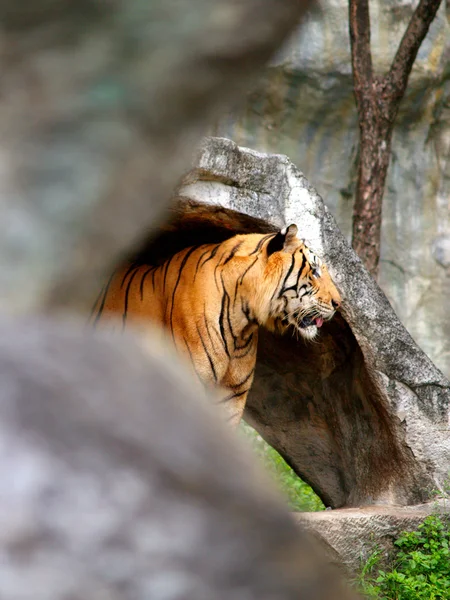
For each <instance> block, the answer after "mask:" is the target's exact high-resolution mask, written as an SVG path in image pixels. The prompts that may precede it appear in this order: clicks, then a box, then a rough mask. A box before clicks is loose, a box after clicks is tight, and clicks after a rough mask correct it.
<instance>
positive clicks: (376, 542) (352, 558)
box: [293, 499, 450, 576]
mask: <svg viewBox="0 0 450 600" xmlns="http://www.w3.org/2000/svg"><path fill="white" fill-rule="evenodd" d="M432 513H438V514H447V515H449V516H450V500H445V499H440V500H436V502H429V503H427V504H420V505H416V506H365V507H361V508H339V509H336V510H325V511H320V512H309V513H293V516H294V519H295V521H296V522H297V523H299V524H301V525H302V527H303V528H304V529H306V530H307V531H308V532H309V533H310V534H312V535H313V537H314V538H315V539H317V541H318V542H319V544H320V546H321V547H322V548H323V549H324V550H325V553H326V555H327V557H328V560H329V561H330V562H331V563H332V564H333V565H334V566H336V567H338V568H339V570H341V571H343V572H344V573H345V574H346V575H347V576H354V575H355V574H356V573H357V572H358V570H359V569H360V566H361V562H364V561H365V560H367V558H368V557H369V556H370V554H371V553H372V552H373V551H374V549H375V548H376V547H379V548H381V549H382V550H383V553H384V555H385V556H386V558H387V556H388V554H389V552H390V551H391V550H392V547H393V541H394V540H395V538H396V537H398V535H399V534H400V533H401V532H402V531H405V530H406V531H408V530H409V531H412V530H413V529H416V528H417V526H418V525H420V523H421V522H422V521H423V520H424V519H425V517H427V516H428V515H430V514H432Z"/></svg>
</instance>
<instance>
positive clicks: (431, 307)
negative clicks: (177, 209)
mask: <svg viewBox="0 0 450 600" xmlns="http://www.w3.org/2000/svg"><path fill="white" fill-rule="evenodd" d="M415 4H416V3H413V2H411V1H410V0H405V1H404V2H401V3H399V2H394V1H393V0H388V1H387V2H386V1H381V0H371V2H370V10H371V19H372V31H371V42H372V51H373V59H374V66H375V69H376V70H378V71H379V72H385V71H386V70H387V69H388V66H389V64H390V61H391V60H392V57H393V55H394V53H395V51H396V48H397V45H398V43H399V41H400V39H401V36H402V34H403V32H404V31H405V28H406V25H407V23H408V20H409V18H410V16H411V14H412V10H413V6H415ZM305 25H306V26H305V29H304V30H303V32H302V37H300V35H294V37H293V39H292V40H291V42H290V43H289V44H288V45H287V46H286V48H285V49H284V51H283V52H282V53H281V54H280V56H279V57H278V60H277V61H276V62H275V63H273V65H272V67H271V68H270V69H268V70H267V72H266V75H265V77H264V79H263V80H262V82H261V84H260V86H259V88H258V89H257V90H256V91H254V92H253V93H252V94H251V95H250V96H249V97H248V99H247V103H246V105H245V106H244V108H243V109H242V110H241V111H240V113H239V114H238V115H236V114H230V115H228V116H227V117H226V118H225V119H223V120H222V121H221V123H220V124H219V125H218V126H217V128H216V129H215V131H214V133H215V134H217V135H224V136H226V137H230V138H231V139H233V140H234V141H235V142H237V143H238V144H240V145H243V146H248V147H251V148H255V149H257V150H261V151H265V152H277V153H278V152H281V153H283V154H287V155H288V156H289V157H290V158H291V159H292V160H293V162H294V163H295V164H296V165H297V166H298V167H299V168H300V169H301V170H302V171H303V173H304V174H305V175H306V177H307V178H308V180H309V181H311V182H312V183H313V184H314V186H315V187H316V188H317V190H318V192H319V193H320V194H321V196H322V197H323V198H324V200H325V203H326V205H327V206H328V207H329V208H330V210H331V212H332V213H333V215H334V216H335V218H336V220H337V222H338V224H339V226H340V228H341V230H342V231H343V232H344V234H345V235H346V236H347V237H349V236H350V232H351V214H352V202H353V198H352V196H353V190H354V183H355V153H356V144H357V136H358V127H357V115H356V108H355V103H354V99H353V88H352V76H351V65H350V45H349V35H348V3H347V0H322V2H321V3H320V8H319V9H318V10H316V12H315V13H314V14H313V15H311V16H310V17H309V20H308V21H307V22H306V23H305ZM449 58H450V25H449V22H448V18H447V15H446V5H445V3H442V6H441V8H440V10H439V12H438V15H437V17H436V19H435V21H434V22H433V24H432V26H431V28H430V31H429V33H428V36H427V38H426V39H425V41H424V43H423V44H422V47H421V49H420V52H419V54H418V57H417V60H416V63H415V66H414V69H413V72H412V74H411V77H410V80H409V86H408V91H407V94H406V97H405V98H404V100H403V102H402V104H401V108H400V112H399V115H398V121H397V125H396V128H395V133H394V138H393V145H392V162H391V166H390V169H389V173H388V180H387V186H386V193H385V200H384V207H383V231H382V236H383V237H382V256H381V269H380V284H381V287H382V288H383V290H384V291H385V293H386V295H387V297H388V298H389V300H390V302H391V304H392V306H393V307H394V309H395V311H396V313H397V314H398V316H399V317H400V319H401V321H402V322H403V324H404V325H405V326H406V327H407V329H408V331H409V332H410V333H411V334H412V336H413V337H414V339H415V340H416V341H417V342H418V344H419V345H420V346H421V347H422V348H423V349H424V350H425V352H426V353H427V354H428V355H429V356H430V357H431V359H432V360H433V361H434V362H435V364H436V365H437V366H438V367H439V368H441V369H442V370H443V372H444V373H446V374H447V375H449V374H450V312H449V310H448V306H449V301H448V297H449V295H450V210H449V208H450V204H449V203H450V67H449V65H450V61H449Z"/></svg>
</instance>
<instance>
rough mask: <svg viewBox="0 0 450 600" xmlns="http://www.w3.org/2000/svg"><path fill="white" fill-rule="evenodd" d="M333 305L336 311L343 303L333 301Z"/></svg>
mask: <svg viewBox="0 0 450 600" xmlns="http://www.w3.org/2000/svg"><path fill="white" fill-rule="evenodd" d="M331 304H332V305H333V308H334V309H337V308H339V307H340V305H341V303H340V302H338V301H337V300H332V301H331Z"/></svg>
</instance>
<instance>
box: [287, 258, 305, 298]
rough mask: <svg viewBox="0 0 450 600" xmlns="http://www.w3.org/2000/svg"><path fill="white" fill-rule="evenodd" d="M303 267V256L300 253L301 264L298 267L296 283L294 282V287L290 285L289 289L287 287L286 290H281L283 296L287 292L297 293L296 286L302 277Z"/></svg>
mask: <svg viewBox="0 0 450 600" xmlns="http://www.w3.org/2000/svg"><path fill="white" fill-rule="evenodd" d="M304 265H305V255H304V254H303V252H302V262H301V265H300V267H299V269H298V274H297V281H296V282H295V284H294V285H291V287H288V288H286V289H284V290H283V294H285V293H286V292H288V291H289V290H294V291H295V292H296V291H298V284H299V283H300V277H301V276H302V271H303V267H304Z"/></svg>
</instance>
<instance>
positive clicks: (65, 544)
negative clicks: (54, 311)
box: [0, 319, 349, 600]
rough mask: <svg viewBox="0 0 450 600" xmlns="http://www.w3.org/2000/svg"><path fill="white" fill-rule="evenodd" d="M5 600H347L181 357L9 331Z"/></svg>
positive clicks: (1, 359) (1, 355)
mask: <svg viewBox="0 0 450 600" xmlns="http://www.w3.org/2000/svg"><path fill="white" fill-rule="evenodd" d="M0 378H1V382H2V385H1V387H0V475H1V476H0V497H1V502H0V548H1V554H2V560H1V561H0V597H2V598H10V599H11V600H62V599H63V598H70V599H71V600H83V599H84V600H86V598H92V599H94V598H96V599H97V598H98V599H100V598H108V600H116V599H117V600H119V599H120V600H141V599H142V600H149V599H150V598H151V599H152V600H211V599H213V598H214V599H217V600H229V599H230V598H246V599H248V600H273V599H274V598H277V599H283V600H298V599H299V598H308V599H311V600H315V599H317V600H334V599H336V598H339V600H346V599H347V598H349V596H348V595H347V593H346V592H344V591H343V590H341V592H339V588H340V584H339V582H338V581H337V579H336V574H335V573H334V574H333V573H332V572H331V571H330V570H329V569H328V567H327V566H326V565H325V564H324V561H323V560H322V559H320V558H318V555H317V553H316V551H315V550H314V548H315V546H314V544H313V543H312V542H311V540H309V537H308V536H307V535H306V534H304V533H303V532H302V531H301V530H299V528H298V527H296V525H295V523H294V522H293V520H292V518H291V517H290V516H289V515H288V513H287V511H286V509H285V507H284V506H283V505H282V503H281V501H280V500H279V498H278V497H277V496H276V494H274V493H273V492H272V488H271V483H270V482H269V480H268V479H267V480H266V478H265V477H263V476H262V474H261V473H260V472H259V470H258V469H257V468H256V467H255V466H254V461H253V460H252V457H251V456H250V455H249V454H247V452H246V449H245V448H244V447H241V445H240V443H239V440H238V439H237V438H236V436H234V435H233V434H232V433H231V431H230V430H229V429H226V428H225V427H224V426H223V425H222V424H221V423H220V422H219V420H218V419H217V418H216V415H215V414H212V408H211V407H210V406H209V405H208V400H207V399H206V398H204V396H203V393H202V392H201V390H198V389H196V388H195V386H194V384H193V382H192V381H191V378H190V377H188V376H187V375H186V376H184V374H183V371H182V368H181V366H180V365H179V363H178V360H177V358H176V357H173V356H172V355H171V354H169V353H167V352H166V351H165V350H164V348H161V347H160V346H158V345H154V346H153V347H152V348H151V349H149V348H147V351H146V354H144V352H143V351H142V348H141V347H139V345H138V344H137V343H136V341H135V340H133V339H132V337H131V336H129V337H128V338H127V336H124V339H123V341H122V344H121V345H120V347H117V344H116V343H115V341H112V340H111V339H108V338H106V337H103V338H100V337H97V339H95V340H93V339H90V337H89V336H88V335H86V333H83V332H82V329H81V328H80V327H76V326H73V327H67V326H61V324H58V325H55V324H52V323H49V322H45V321H43V320H39V321H37V320H31V319H29V320H28V321H24V322H22V323H19V322H14V321H13V320H10V321H9V322H7V323H5V322H4V320H2V321H0Z"/></svg>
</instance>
